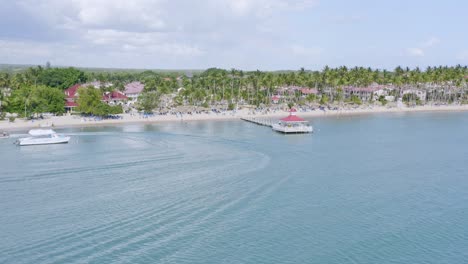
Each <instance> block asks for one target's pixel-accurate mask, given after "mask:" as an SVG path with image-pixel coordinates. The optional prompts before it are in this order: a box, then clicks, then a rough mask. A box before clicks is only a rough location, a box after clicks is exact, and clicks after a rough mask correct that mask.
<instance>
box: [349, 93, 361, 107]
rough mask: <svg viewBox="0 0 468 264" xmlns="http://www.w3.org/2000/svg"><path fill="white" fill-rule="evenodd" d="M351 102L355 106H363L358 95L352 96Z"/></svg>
mask: <svg viewBox="0 0 468 264" xmlns="http://www.w3.org/2000/svg"><path fill="white" fill-rule="evenodd" d="M350 102H351V103H353V104H357V105H361V104H362V101H361V98H359V97H358V96H356V95H351V98H350Z"/></svg>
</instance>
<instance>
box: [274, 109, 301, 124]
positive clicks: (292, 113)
mask: <svg viewBox="0 0 468 264" xmlns="http://www.w3.org/2000/svg"><path fill="white" fill-rule="evenodd" d="M296 112H297V110H296V109H294V108H291V110H289V116H287V117H285V118H282V119H280V121H282V122H286V123H294V122H307V121H306V120H305V119H302V118H300V117H298V116H297V115H296Z"/></svg>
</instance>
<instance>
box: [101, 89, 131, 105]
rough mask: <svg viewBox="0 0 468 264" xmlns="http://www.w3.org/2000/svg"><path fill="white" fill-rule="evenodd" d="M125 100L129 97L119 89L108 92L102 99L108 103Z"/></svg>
mask: <svg viewBox="0 0 468 264" xmlns="http://www.w3.org/2000/svg"><path fill="white" fill-rule="evenodd" d="M125 100H128V97H127V96H126V95H125V94H123V93H122V92H119V91H112V92H107V93H104V95H103V96H102V101H104V102H107V103H117V102H119V101H125Z"/></svg>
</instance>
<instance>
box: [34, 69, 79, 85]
mask: <svg viewBox="0 0 468 264" xmlns="http://www.w3.org/2000/svg"><path fill="white" fill-rule="evenodd" d="M85 81H86V76H85V74H84V72H82V71H80V70H77V69H75V68H49V69H41V70H40V71H39V73H38V76H37V83H38V84H44V85H47V86H50V87H55V88H59V89H66V88H68V87H70V86H72V85H75V84H77V83H82V82H85Z"/></svg>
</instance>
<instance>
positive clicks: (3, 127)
mask: <svg viewBox="0 0 468 264" xmlns="http://www.w3.org/2000/svg"><path fill="white" fill-rule="evenodd" d="M464 111H468V105H448V106H430V105H427V106H417V107H402V108H386V107H368V108H357V109H341V110H326V111H324V110H313V111H306V112H304V111H298V112H297V114H298V115H299V116H301V117H305V118H307V117H309V118H310V117H335V116H351V115H365V114H380V113H411V112H464ZM288 114H289V113H288V112H287V111H282V110H273V111H270V112H268V113H256V114H252V113H249V110H247V109H241V110H238V111H237V112H235V113H234V112H225V113H220V114H216V113H209V114H192V115H190V114H183V115H182V118H181V117H180V116H176V115H154V116H152V117H148V118H143V117H142V116H140V115H130V114H121V115H119V116H122V119H106V120H100V121H95V120H89V118H82V117H79V116H70V115H65V116H53V117H50V118H47V119H43V120H34V121H24V120H22V119H17V120H16V121H15V122H13V123H10V122H9V121H7V120H4V121H0V131H18V130H26V129H32V128H50V127H47V126H46V125H52V127H53V128H68V127H93V126H96V127H97V126H106V125H125V124H156V123H167V122H181V121H182V122H191V121H229V120H240V118H242V117H258V118H281V117H285V116H287V115H288Z"/></svg>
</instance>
